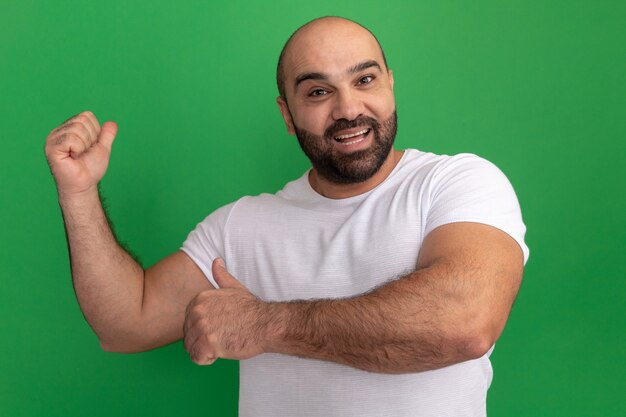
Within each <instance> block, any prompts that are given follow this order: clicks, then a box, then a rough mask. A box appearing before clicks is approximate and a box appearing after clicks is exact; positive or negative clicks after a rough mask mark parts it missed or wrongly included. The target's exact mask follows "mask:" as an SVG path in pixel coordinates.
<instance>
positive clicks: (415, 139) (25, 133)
mask: <svg viewBox="0 0 626 417" xmlns="http://www.w3.org/2000/svg"><path fill="white" fill-rule="evenodd" d="M328 14H335V15H343V16H346V17H351V18H353V19H356V20H358V21H360V22H362V23H363V24H365V25H366V26H368V27H370V28H371V30H372V31H374V33H376V34H377V35H378V36H379V39H380V41H381V43H382V44H383V46H384V47H385V50H386V54H387V58H388V60H389V64H390V67H391V68H392V69H393V70H394V74H395V80H396V98H397V105H398V117H399V123H400V124H399V131H398V139H397V143H398V146H399V147H400V148H404V147H416V148H419V149H422V150H427V151H433V152H437V153H448V154H453V153H459V152H473V153H476V154H479V155H481V156H484V157H486V158H488V159H490V160H491V161H493V162H494V163H496V164H497V165H498V166H499V167H500V168H501V169H502V170H503V171H504V172H505V173H506V174H507V175H508V176H509V178H510V180H511V182H512V183H513V184H514V186H515V188H516V190H517V192H518V196H519V199H520V202H521V205H522V208H523V214H524V219H525V221H526V224H527V226H528V234H527V242H528V244H529V246H530V248H531V257H530V261H529V263H528V265H527V270H526V275H525V279H524V283H523V285H522V289H521V293H520V295H519V297H518V299H517V301H516V304H515V306H514V309H513V312H512V315H511V318H510V320H509V324H508V326H507V328H506V329H505V331H504V333H503V335H502V338H501V339H500V341H499V342H498V345H497V347H496V350H495V352H494V354H493V356H492V361H493V365H494V369H495V373H494V380H493V384H492V388H491V390H490V391H489V412H490V415H491V416H531V415H536V416H621V415H623V413H624V409H625V404H624V399H623V398H624V397H623V393H624V392H625V391H626V386H625V382H624V374H625V371H626V367H625V362H626V355H625V353H626V352H625V350H626V348H625V346H626V338H625V336H624V330H625V327H626V326H625V323H624V321H625V320H624V317H625V316H626V314H625V313H626V311H625V310H626V309H625V307H624V303H625V295H626V285H625V284H624V278H625V276H626V268H625V266H624V253H626V250H625V249H626V248H625V241H626V231H625V223H626V222H625V216H624V213H625V212H626V209H625V204H624V203H625V201H624V200H625V198H624V189H625V188H626V187H625V184H624V182H625V181H624V179H625V178H626V175H625V174H626V173H625V169H624V165H626V158H625V156H626V152H625V145H624V142H625V140H626V100H625V98H626V79H625V78H626V77H625V74H626V36H625V35H626V30H625V29H624V27H625V25H624V22H625V21H626V3H625V2H624V1H594V2H592V1H574V0H572V1H546V0H542V1H539V0H525V1H521V0H520V1H485V0H478V1H473V2H469V1H430V2H408V1H407V2H392V1H388V2H369V1H365V2H364V1H345V2H342V1H336V0H335V1H326V0H320V1H317V2H305V3H299V2H295V1H285V0H277V1H273V2H263V3H261V2H258V3H252V2H248V3H246V2H237V1H231V2H209V1H199V0H198V1H193V2H173V1H168V2H166V1H141V2H138V1H136V2H133V1H122V0H109V1H102V2H85V1H80V2H79V1H55V2H52V1H49V2H43V1H27V0H22V1H17V0H0V140H1V142H0V146H1V148H0V187H1V188H0V190H1V196H2V197H1V198H2V201H1V204H0V219H1V221H2V231H1V232H0V233H1V235H0V236H1V239H0V245H2V246H1V247H0V249H1V250H0V279H1V280H0V415H2V416H65V417H66V416H126V415H149V416H172V415H191V414H194V415H206V416H234V415H236V410H237V387H238V376H237V370H238V365H237V363H236V362H233V361H225V360H221V361H218V362H217V363H216V364H215V365H213V366H211V367H199V366H196V365H194V364H193V363H191V362H190V360H189V359H188V357H187V354H186V352H185V350H184V349H183V347H182V345H181V344H180V343H176V344H173V345H170V346H167V347H165V348H162V349H158V350H156V351H152V352H148V353H144V354H137V355H120V354H113V353H104V352H102V351H101V349H100V348H99V345H98V342H97V339H96V337H95V336H94V334H92V332H91V331H90V329H89V327H88V325H87V324H86V322H85V321H84V320H83V317H82V315H81V313H80V310H79V308H78V305H77V303H76V301H75V299H74V295H73V291H72V285H71V280H70V275H69V266H68V259H67V249H66V245H65V238H64V232H63V226H62V222H61V216H60V211H59V208H58V205H57V201H56V194H55V188H54V183H53V180H52V178H51V176H50V174H49V172H48V168H47V166H46V162H45V158H44V153H43V143H44V139H45V137H46V135H47V134H48V132H49V131H50V130H51V129H52V128H53V127H55V126H56V125H57V124H59V123H61V122H62V121H63V120H65V119H67V118H68V117H69V116H71V115H73V114H76V113H78V112H80V111H82V110H86V109H90V110H92V111H94V113H95V114H96V115H97V116H98V118H99V119H100V121H101V122H102V121H105V120H109V119H112V120H115V121H117V122H118V123H119V126H120V130H119V135H118V137H117V139H116V143H115V144H114V147H113V154H112V160H111V164H110V166H109V171H108V173H107V176H106V177H105V179H104V181H103V190H104V193H105V195H106V197H107V201H108V205H109V207H110V214H111V217H112V219H113V221H114V223H115V224H116V228H117V231H118V234H119V235H120V237H121V239H122V240H123V241H124V242H126V243H127V244H128V245H129V246H130V247H132V248H133V250H134V251H135V252H136V253H137V254H138V255H139V257H140V258H141V259H142V260H143V262H144V265H145V266H149V265H151V264H153V263H154V262H156V261H157V260H159V259H161V258H162V257H164V256H166V255H168V254H169V253H171V252H173V251H175V250H177V248H178V247H179V245H180V244H181V242H182V241H183V240H184V239H185V236H186V235H187V233H188V232H189V231H190V230H191V229H192V228H193V227H194V225H195V224H196V223H197V222H199V221H200V220H201V219H202V218H204V216H205V215H207V214H208V213H209V212H211V211H212V210H213V209H215V208H217V207H219V206H221V205H223V204H225V203H228V202H230V201H232V200H234V199H235V198H237V197H239V196H241V195H244V194H257V193H260V192H266V191H267V192H273V191H276V190H278V189H279V188H280V187H281V186H282V184H284V183H285V182H286V181H288V180H290V179H293V178H295V177H296V176H299V175H300V174H301V173H302V172H303V171H304V170H305V169H306V168H307V162H308V161H307V160H306V159H305V158H304V157H303V156H302V155H301V152H300V150H299V148H298V146H297V142H296V141H295V139H294V138H293V137H291V136H289V135H287V134H286V132H285V128H284V126H283V124H282V120H281V118H280V115H279V112H278V111H277V108H276V105H275V101H274V100H275V96H276V87H275V85H274V70H275V63H276V59H277V57H278V54H279V52H280V48H281V47H282V43H283V42H284V41H285V40H286V38H287V36H288V35H289V34H290V33H291V32H292V31H293V30H294V29H295V28H296V27H298V26H299V25H300V24H302V23H303V22H305V21H307V20H309V19H311V18H314V17H317V16H321V15H328Z"/></svg>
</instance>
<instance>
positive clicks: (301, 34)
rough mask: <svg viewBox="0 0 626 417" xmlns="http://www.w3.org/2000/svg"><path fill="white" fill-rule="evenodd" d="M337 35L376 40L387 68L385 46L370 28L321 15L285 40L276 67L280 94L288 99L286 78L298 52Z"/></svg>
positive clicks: (350, 21)
mask: <svg viewBox="0 0 626 417" xmlns="http://www.w3.org/2000/svg"><path fill="white" fill-rule="evenodd" d="M335 36H338V37H340V38H341V37H343V38H344V39H347V38H349V37H363V38H369V39H370V40H371V41H372V42H375V43H376V45H377V48H378V50H379V51H380V54H381V56H382V59H383V63H384V66H385V70H387V59H386V58H385V53H384V52H383V48H382V47H381V46H380V42H378V39H377V38H376V36H374V34H373V33H372V32H370V30H369V29H367V28H366V27H364V26H363V25H361V24H359V23H356V22H353V21H352V20H349V19H344V18H342V17H334V16H328V17H320V18H317V19H314V20H312V21H310V22H308V23H306V24H304V25H303V26H301V27H300V28H298V30H296V31H295V32H294V33H293V34H292V35H291V36H290V37H289V39H288V40H287V42H285V46H283V49H282V51H281V53H280V57H279V58H278V66H277V68H276V84H277V85H278V91H279V93H280V96H281V97H282V98H283V100H285V102H286V101H287V92H286V86H285V84H286V79H287V68H288V67H290V65H291V64H292V61H293V56H294V54H296V53H299V54H302V53H306V51H307V50H310V49H311V48H313V47H314V45H316V44H318V43H319V42H320V41H321V40H322V39H333V38H334V37H335Z"/></svg>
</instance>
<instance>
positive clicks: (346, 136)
mask: <svg viewBox="0 0 626 417" xmlns="http://www.w3.org/2000/svg"><path fill="white" fill-rule="evenodd" d="M368 130H369V129H363V130H361V131H360V132H356V133H353V134H351V135H340V136H335V139H337V140H343V139H349V138H353V137H355V136H359V135H363V134H365V133H367V131H368Z"/></svg>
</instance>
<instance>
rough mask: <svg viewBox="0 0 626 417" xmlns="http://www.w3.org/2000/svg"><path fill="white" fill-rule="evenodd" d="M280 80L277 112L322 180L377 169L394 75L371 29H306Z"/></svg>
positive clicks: (337, 25)
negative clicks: (282, 84)
mask: <svg viewBox="0 0 626 417" xmlns="http://www.w3.org/2000/svg"><path fill="white" fill-rule="evenodd" d="M309 29H310V30H309ZM285 83H286V85H285V90H286V95H287V102H285V101H283V100H282V99H280V98H279V99H278V103H279V106H280V109H281V113H282V114H283V117H284V119H285V123H286V124H287V128H288V130H289V132H290V133H292V134H296V136H297V137H298V141H299V143H300V145H301V147H302V149H303V151H304V152H305V154H306V155H307V156H308V157H309V159H310V160H311V163H312V165H313V167H314V168H315V170H316V171H317V173H318V174H319V175H321V176H322V177H324V178H326V179H327V180H329V181H331V182H334V183H340V184H341V183H343V184H345V183H357V182H362V181H365V180H367V179H369V178H370V177H371V176H372V175H374V174H375V173H376V172H377V171H378V169H379V168H380V167H381V165H382V164H383V162H384V161H385V159H386V158H387V156H388V155H389V152H390V151H391V148H392V146H393V141H394V138H395V134H396V113H395V101H394V97H393V76H392V74H391V71H387V68H385V65H384V61H383V57H382V54H381V51H380V48H379V47H378V44H377V42H376V40H375V39H374V38H373V37H372V36H371V35H370V34H369V32H367V31H366V30H364V29H363V28H361V27H359V26H358V25H354V24H351V23H346V22H335V21H331V22H319V23H318V24H316V25H314V27H312V28H305V29H304V30H303V31H302V32H301V33H298V34H297V35H296V36H295V37H294V39H293V40H292V44H291V45H290V46H289V50H288V54H287V56H286V59H285Z"/></svg>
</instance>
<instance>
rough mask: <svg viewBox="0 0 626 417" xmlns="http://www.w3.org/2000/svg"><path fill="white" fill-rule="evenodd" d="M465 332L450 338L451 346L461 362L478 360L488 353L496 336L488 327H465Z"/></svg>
mask: <svg viewBox="0 0 626 417" xmlns="http://www.w3.org/2000/svg"><path fill="white" fill-rule="evenodd" d="M467 327H468V329H467V331H464V332H463V333H462V334H457V335H456V337H452V338H451V339H450V340H451V344H452V346H453V350H454V351H456V353H457V355H458V358H459V359H460V361H461V362H463V361H468V360H472V359H478V358H480V357H482V356H484V355H485V354H487V353H488V352H489V350H490V349H491V348H492V347H493V345H494V344H495V343H496V340H497V338H498V334H497V333H496V332H494V331H493V329H492V328H490V327H489V326H467Z"/></svg>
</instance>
